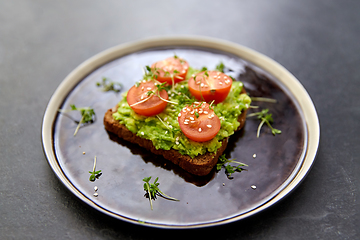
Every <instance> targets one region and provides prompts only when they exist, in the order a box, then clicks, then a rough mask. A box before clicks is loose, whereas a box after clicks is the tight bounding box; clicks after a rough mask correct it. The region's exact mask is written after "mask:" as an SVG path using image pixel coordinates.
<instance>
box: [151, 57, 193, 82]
mask: <svg viewBox="0 0 360 240" xmlns="http://www.w3.org/2000/svg"><path fill="white" fill-rule="evenodd" d="M151 69H152V71H153V73H154V74H155V75H156V76H157V77H156V80H158V81H159V82H167V83H168V84H170V85H171V84H172V77H171V76H173V77H174V83H177V82H180V81H183V80H184V79H185V77H186V74H187V71H188V69H189V63H188V62H187V61H185V60H184V59H181V58H179V57H170V58H167V59H165V60H162V61H158V62H156V63H154V64H153V65H151Z"/></svg>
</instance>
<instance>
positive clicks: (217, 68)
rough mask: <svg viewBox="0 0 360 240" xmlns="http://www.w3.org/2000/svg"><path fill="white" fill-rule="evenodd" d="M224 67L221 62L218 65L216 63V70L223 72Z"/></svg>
mask: <svg viewBox="0 0 360 240" xmlns="http://www.w3.org/2000/svg"><path fill="white" fill-rule="evenodd" d="M224 68H225V65H224V63H223V62H220V63H219V64H218V65H216V68H215V69H216V70H217V71H219V72H222V73H223V72H224Z"/></svg>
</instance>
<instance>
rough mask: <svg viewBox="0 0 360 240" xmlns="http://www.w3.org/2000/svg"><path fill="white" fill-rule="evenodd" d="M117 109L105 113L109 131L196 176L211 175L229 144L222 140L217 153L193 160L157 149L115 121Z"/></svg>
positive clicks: (208, 153)
mask: <svg viewBox="0 0 360 240" xmlns="http://www.w3.org/2000/svg"><path fill="white" fill-rule="evenodd" d="M117 107H118V106H115V107H114V108H112V109H109V110H108V111H107V112H106V113H105V116H104V125H105V129H106V130H107V131H109V132H111V133H114V134H116V135H117V136H119V137H120V138H122V139H124V140H126V141H129V142H131V143H136V144H138V145H139V146H141V147H143V148H145V149H147V150H150V151H151V152H152V153H154V154H157V155H161V156H163V157H164V158H165V159H167V160H170V161H171V162H173V163H174V164H176V165H178V166H180V167H181V168H182V169H184V170H185V171H187V172H189V173H192V174H194V175H198V176H205V175H207V174H209V173H210V172H211V170H212V169H213V167H214V166H215V165H216V163H217V161H218V158H219V157H220V156H221V155H222V154H223V152H224V151H225V149H226V146H227V144H228V138H225V139H224V140H222V146H221V147H220V148H219V149H218V150H217V151H216V152H215V153H210V152H207V153H205V154H204V155H200V156H196V157H194V158H191V157H190V156H188V155H182V154H180V153H179V151H176V150H174V149H170V150H163V149H156V148H155V146H154V145H153V144H152V142H151V140H147V139H144V138H141V137H139V136H136V135H135V134H134V133H132V132H131V131H130V130H128V129H127V128H126V127H125V125H122V124H120V123H119V122H118V121H116V120H114V118H113V117H112V114H113V113H114V112H116V111H117ZM246 112H247V111H246V110H245V111H244V112H242V114H241V115H240V116H239V118H238V121H239V122H240V126H239V127H238V129H237V130H236V131H238V130H240V129H241V128H242V127H243V126H244V125H245V119H246Z"/></svg>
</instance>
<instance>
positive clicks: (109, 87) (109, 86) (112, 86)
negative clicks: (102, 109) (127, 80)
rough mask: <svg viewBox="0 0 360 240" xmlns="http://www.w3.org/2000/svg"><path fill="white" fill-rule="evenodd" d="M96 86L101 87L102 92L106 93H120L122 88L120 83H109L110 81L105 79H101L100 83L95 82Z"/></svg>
mask: <svg viewBox="0 0 360 240" xmlns="http://www.w3.org/2000/svg"><path fill="white" fill-rule="evenodd" d="M96 86H98V87H102V90H103V91H104V92H108V91H114V92H120V91H121V88H122V85H121V83H119V82H114V81H111V79H109V78H106V77H103V78H102V81H101V82H97V83H96Z"/></svg>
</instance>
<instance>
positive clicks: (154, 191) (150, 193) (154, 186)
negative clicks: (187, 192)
mask: <svg viewBox="0 0 360 240" xmlns="http://www.w3.org/2000/svg"><path fill="white" fill-rule="evenodd" d="M150 180H151V176H150V177H146V178H144V179H143V181H144V182H145V183H144V191H145V192H146V193H145V196H146V197H148V198H149V201H150V207H151V210H153V204H152V200H153V199H154V200H155V199H156V196H160V197H163V198H165V199H168V200H172V201H180V200H178V199H176V198H173V197H170V196H168V195H166V194H165V193H164V192H162V191H161V190H160V189H159V187H158V186H159V185H160V183H158V182H157V181H158V180H159V178H158V177H157V178H156V179H155V181H154V182H153V183H150Z"/></svg>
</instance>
